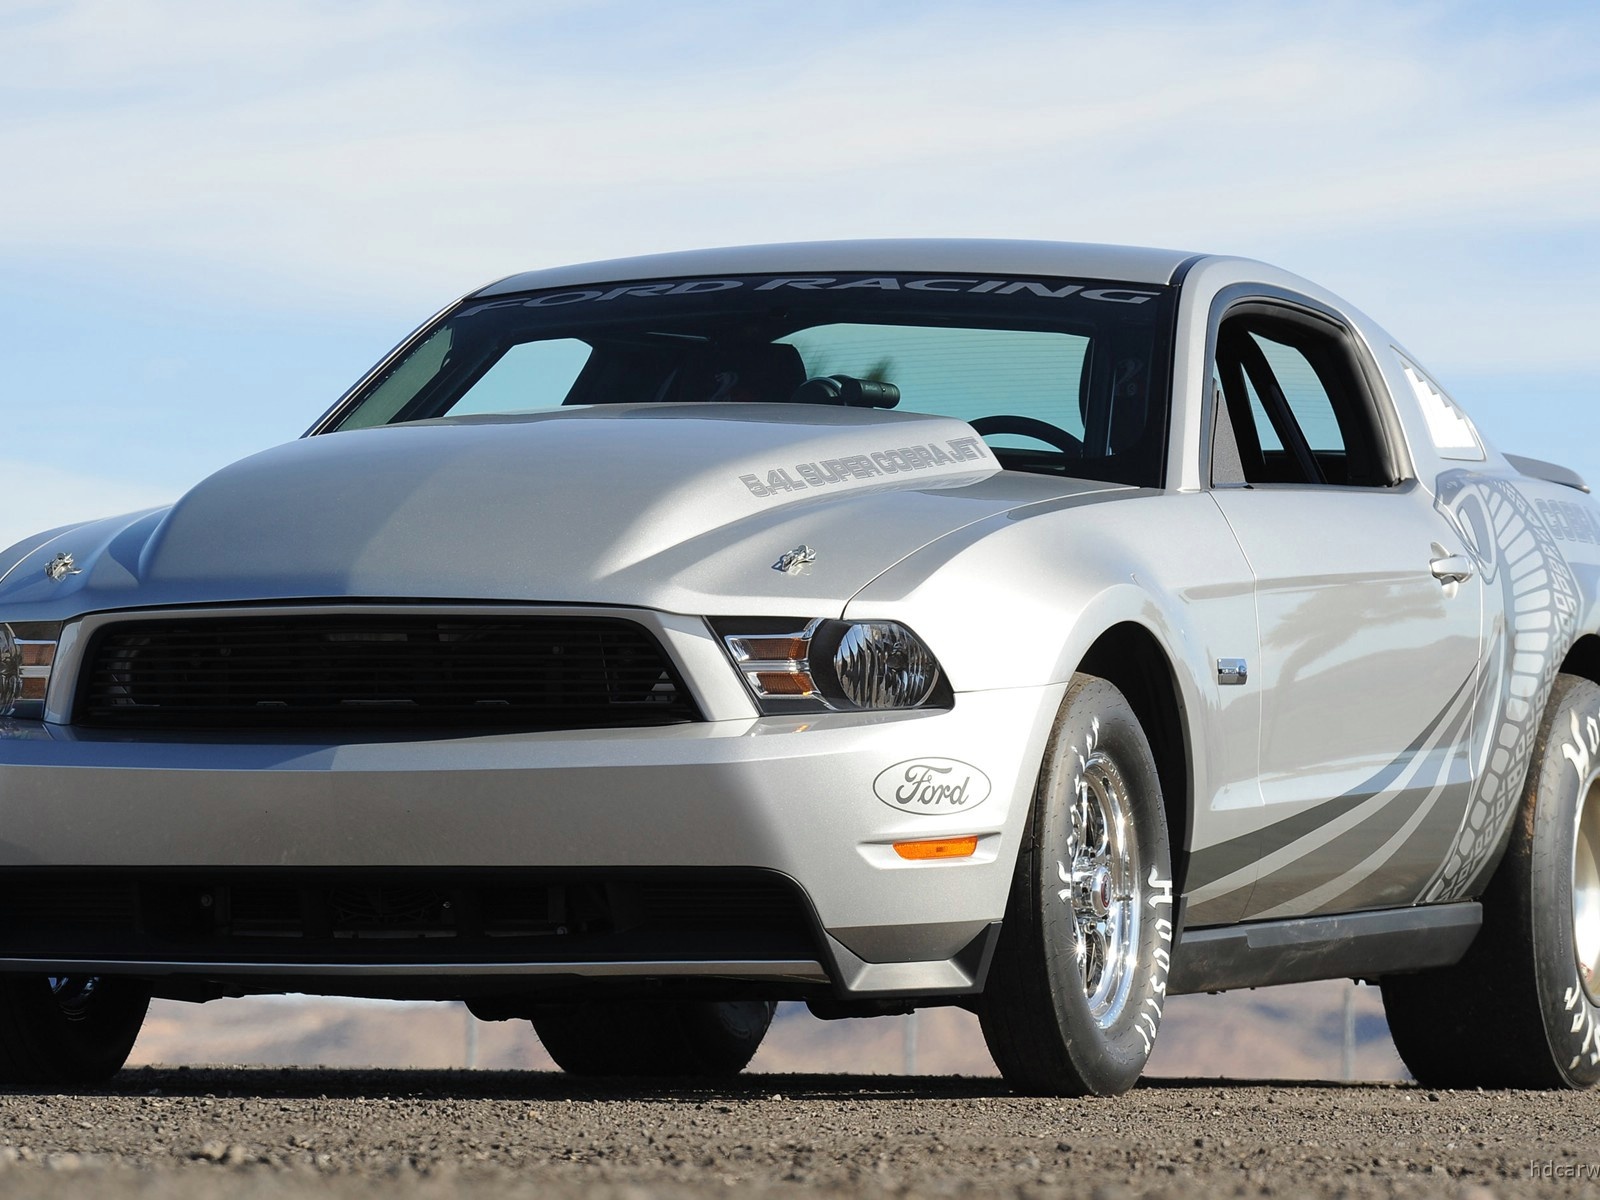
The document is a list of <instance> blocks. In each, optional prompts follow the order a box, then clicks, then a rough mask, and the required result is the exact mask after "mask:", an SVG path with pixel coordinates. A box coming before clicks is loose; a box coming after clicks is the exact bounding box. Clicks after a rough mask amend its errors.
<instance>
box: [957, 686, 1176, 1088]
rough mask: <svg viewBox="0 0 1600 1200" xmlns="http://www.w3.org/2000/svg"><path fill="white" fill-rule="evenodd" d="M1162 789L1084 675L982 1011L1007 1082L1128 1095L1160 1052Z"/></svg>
mask: <svg viewBox="0 0 1600 1200" xmlns="http://www.w3.org/2000/svg"><path fill="white" fill-rule="evenodd" d="M1172 903H1173V894H1172V878H1171V868H1170V850H1169V847H1168V841H1167V824H1166V816H1165V812H1164V810H1163V807H1162V802H1161V783H1160V780H1159V778H1158V777H1157V774H1156V765H1155V760H1154V758H1153V757H1152V755H1151V752H1150V744H1149V741H1148V739H1147V738H1146V736H1145V733H1144V730H1143V729H1142V728H1141V727H1140V725H1139V721H1138V719H1137V718H1136V717H1135V716H1134V713H1133V710H1132V709H1131V708H1130V707H1129V706H1128V702H1127V701H1126V700H1125V699H1124V698H1123V696H1122V693H1121V692H1119V691H1118V690H1117V689H1116V688H1115V687H1113V686H1112V685H1111V684H1110V683H1108V682H1107V681H1106V680H1104V679H1099V678H1096V677H1094V676H1090V675H1081V674H1080V675H1076V676H1074V677H1073V680H1072V683H1071V685H1070V686H1069V687H1068V689H1067V694H1066V697H1065V698H1064V699H1063V701H1062V704H1061V712H1060V716H1059V717H1058V718H1057V721H1056V727H1055V730H1054V733H1053V734H1052V736H1051V739H1050V744H1049V747H1048V749H1047V750H1046V753H1045V760H1044V765H1043V767H1042V769H1041V770H1040V772H1039V782H1038V787H1037V789H1036V791H1035V793H1034V801H1033V813H1032V816H1031V818H1030V823H1029V829H1028V833H1027V841H1026V842H1025V844H1024V846H1023V847H1022V849H1021V852H1020V855H1019V858H1018V860H1017V871H1016V876H1015V881H1014V883H1013V886H1012V891H1011V901H1010V904H1009V905H1008V907H1007V911H1006V920H1005V925H1004V927H1003V929H1002V932H1001V936H1000V945H999V947H998V948H997V949H996V951H995V961H994V965H993V967H992V968H991V971H990V975H989V983H988V986H987V988H986V989H985V990H984V995H983V1000H982V1004H981V1008H980V1016H981V1019H982V1023H983V1033H984V1038H985V1040H986V1041H987V1042H988V1045H989V1051H990V1053H991V1054H992V1055H993V1056H994V1060H995V1064H996V1065H997V1066H998V1067H999V1068H1000V1072H1001V1074H1002V1075H1004V1076H1005V1079H1006V1082H1007V1083H1009V1084H1011V1086H1012V1087H1014V1088H1016V1089H1017V1090H1018V1091H1023V1092H1030V1093H1034V1094H1041V1095H1071V1096H1082V1095H1115V1094H1117V1093H1120V1092H1125V1091H1127V1090H1128V1089H1129V1088H1131V1087H1132V1086H1133V1085H1134V1083H1135V1082H1136V1081H1137V1080H1138V1078H1139V1074H1140V1072H1141V1071H1143V1070H1144V1065H1145V1062H1146V1060H1147V1059H1148V1058H1149V1057H1150V1051H1151V1049H1152V1048H1153V1047H1154V1045H1155V1038H1156V1034H1157V1032H1158V1031H1159V1029H1160V1025H1161V1010H1162V1005H1163V1004H1164V1003H1165V1000H1166V980H1167V971H1168V969H1169V968H1170V966H1171V946H1172V931H1173V927H1172V920H1171V918H1172Z"/></svg>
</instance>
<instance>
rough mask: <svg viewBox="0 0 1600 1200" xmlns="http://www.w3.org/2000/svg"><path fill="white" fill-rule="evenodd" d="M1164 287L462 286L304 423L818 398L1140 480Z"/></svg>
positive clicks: (832, 281)
mask: <svg viewBox="0 0 1600 1200" xmlns="http://www.w3.org/2000/svg"><path fill="white" fill-rule="evenodd" d="M1170 310H1171V297H1170V290H1169V289H1166V288H1162V287H1156V286H1151V285H1147V284H1140V285H1133V284H1122V283H1114V282H1107V281H1105V280H1067V279H981V278H977V277H974V278H962V279H952V278H947V277H938V276H919V275H894V276H883V275H837V276H827V277H821V276H807V277H803V278H796V277H791V276H767V275H758V276H738V277H731V278H719V279H711V278H697V279H683V280H668V281H652V282H644V283H621V284H606V285H596V286H594V287H587V288H575V289H567V290H564V291H545V292H530V293H524V294H519V295H510V296H499V297H494V298H490V299H478V300H468V301H465V302H463V303H462V304H461V305H460V307H458V308H457V309H456V310H455V311H453V312H451V313H449V314H447V315H446V316H445V317H444V318H443V319H442V320H441V321H439V322H438V323H437V324H435V325H434V326H433V327H432V328H431V329H429V330H427V331H425V332H424V333H423V334H422V335H421V336H420V337H419V338H417V339H416V340H415V342H414V343H413V344H412V345H411V346H410V347H409V349H408V351H407V352H406V353H405V354H404V355H402V356H401V357H400V358H399V359H398V360H397V361H396V362H395V363H394V364H392V365H391V366H390V367H389V368H388V369H387V370H386V371H384V372H383V373H381V374H380V375H378V376H377V377H375V378H374V379H373V380H371V381H369V382H368V383H367V385H366V386H365V387H363V388H362V389H361V390H360V391H359V392H357V393H356V394H355V395H353V396H352V397H351V398H350V399H349V400H347V401H346V402H345V403H344V404H342V405H341V406H340V408H339V409H338V410H336V411H335V413H334V414H333V417H332V419H331V421H330V422H328V423H327V424H326V426H325V427H324V428H323V429H322V430H320V431H319V432H331V431H333V430H339V429H346V430H348V429H362V428H368V427H371V426H375V425H391V424H398V423H402V422H412V421H436V420H450V421H460V420H485V419H494V418H495V417H503V416H508V415H511V414H517V413H530V412H538V411H540V410H546V409H552V408H560V407H565V406H571V405H587V404H672V403H680V404H681V403H707V402H711V403H747V404H823V405H843V406H850V407H870V408H877V409H886V410H887V409H893V410H895V411H898V412H916V413H932V414H936V415H939V416H947V417H955V418H957V419H959V420H962V421H967V422H970V423H971V424H972V426H973V427H974V429H976V430H977V431H978V433H979V434H981V435H982V436H983V438H984V440H985V441H986V442H987V443H988V444H989V446H990V447H991V448H992V449H993V450H994V451H995V453H996V456H997V458H998V459H999V460H1000V462H1001V464H1002V465H1003V466H1005V467H1008V468H1010V469H1013V470H1027V471H1039V472H1047V473H1051V474H1062V475H1074V476H1080V477H1084V478H1094V479H1106V480H1114V481H1117V482H1123V483H1132V484H1138V485H1141V486H1159V484H1160V481H1161V473H1162V457H1163V450H1164V446H1165V441H1166V410H1167V394H1166V388H1165V380H1164V373H1165V372H1164V346H1165V338H1166V329H1167V324H1168V321H1169V316H1170Z"/></svg>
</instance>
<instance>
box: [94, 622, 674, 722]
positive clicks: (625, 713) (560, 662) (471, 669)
mask: <svg viewBox="0 0 1600 1200" xmlns="http://www.w3.org/2000/svg"><path fill="white" fill-rule="evenodd" d="M78 694H79V700H78V706H77V713H76V716H75V719H76V720H77V721H79V722H80V723H83V724H90V725H99V726H108V725H109V726H140V727H152V726H156V727H162V726H165V727H171V728H190V727H195V726H207V727H212V726H223V727H230V728H240V729H247V728H248V729H259V728H275V727H288V726H299V727H316V728H323V727H327V726H365V727H379V728H387V727H414V726H428V727H440V726H448V727H467V728H478V727H483V726H494V727H500V728H507V727H510V728H518V729H585V728H599V727H606V726H628V725H656V724H666V723H672V722H678V721H691V720H696V719H698V713H697V712H696V711H695V708H694V704H693V702H692V701H691V700H690V698H689V696H688V694H687V692H686V691H685V690H684V688H683V686H682V683H681V680H680V679H679V678H678V676H677V673H676V672H675V671H674V670H673V668H672V665H671V663H670V661H669V660H668V659H667V657H666V655H665V654H664V653H663V652H662V649H661V647H660V645H659V644H658V643H657V642H656V640H655V638H654V637H653V636H652V635H651V634H650V633H649V632H648V631H647V630H645V629H644V628H643V627H641V626H639V625H636V624H634V623H633V622H631V621H625V620H620V619H616V618H602V617H542V616H532V617H523V616H516V617H500V616H441V615H431V614H425V613H422V614H415V615H412V614H407V615H398V616H397V615H372V616H362V615H345V614H338V615H284V616H271V617H206V618H194V619H187V620H157V621H140V622H128V623H126V624H117V625H112V626H109V627H107V628H105V629H103V630H101V631H100V632H99V633H98V634H96V636H95V638H94V641H93V643H92V644H91V646H90V649H89V654H88V659H87V662H86V666H85V670H84V675H83V678H82V681H81V684H80V687H79V693H78Z"/></svg>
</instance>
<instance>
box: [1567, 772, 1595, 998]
mask: <svg viewBox="0 0 1600 1200" xmlns="http://www.w3.org/2000/svg"><path fill="white" fill-rule="evenodd" d="M1572 948H1573V950H1574V951H1575V952H1576V954H1577V958H1578V978H1579V979H1580V980H1582V982H1583V990H1584V991H1585V992H1587V993H1588V994H1589V1001H1590V1003H1592V1004H1600V981H1597V980H1596V979H1595V968H1596V967H1597V966H1600V776H1596V777H1595V778H1593V779H1590V780H1589V781H1588V785H1587V786H1586V787H1585V788H1584V790H1583V794H1582V795H1581V796H1579V798H1578V819H1577V829H1576V833H1575V836H1574V837H1573V839H1572Z"/></svg>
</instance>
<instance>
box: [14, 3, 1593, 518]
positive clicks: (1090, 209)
mask: <svg viewBox="0 0 1600 1200" xmlns="http://www.w3.org/2000/svg"><path fill="white" fill-rule="evenodd" d="M1596 64H1600V5H1596V4H1594V3H1592V2H1590V3H1570V4H1561V3H1547V4H1538V3H1532V4H1525V5H1521V6H1518V7H1516V8H1515V9H1510V8H1504V7H1503V6H1499V5H1490V4H1477V3H1454V4H1443V3H1439V4H1407V3H1381V4H1380V3H1338V2H1332V3H1322V4H1297V3H1270V4H1269V3H1238V2H1233V0H1218V2H1217V3H1214V4H1209V5H1203V6H1199V5H1186V4H1170V5H1169V4H1162V3H1153V4H1148V3H1147V4H1143V5H1138V6H1130V5H1123V4H1099V3H1037V2H1036V3H1022V2H1014V3H1005V2H1002V0H992V2H990V3H986V4H984V5H982V6H981V7H980V6H978V5H975V4H941V3H937V2H928V3H894V2H885V3H878V4H872V5H860V4H842V3H831V2H822V3H813V4H810V5H808V6H804V7H803V8H802V7H801V6H795V5H791V4H771V3H761V2H755V3H716V4H713V3H693V2H688V0H686V2H682V3H674V4H671V5H665V4H657V3H634V2H628V3H623V2H617V3H576V2H562V0H546V2H544V3H539V2H536V0H535V2H528V0H523V2H522V3H515V4H511V3H495V2H488V3H470V2H463V3H459V4H452V5H444V4H438V3H407V2H405V0H396V2H391V3H382V4H378V3H362V2H359V0H352V2H348V3H314V2H308V0H275V2H274V3H271V4H267V3H254V4H248V3H243V4H216V3H214V2H210V0H206V2H201V0H85V2H82V3H31V2H27V0H0V163H3V164H4V168H3V170H4V181H3V185H0V322H3V325H0V328H3V329H4V335H3V336H0V472H3V473H4V477H5V478H6V479H7V480H8V481H9V483H10V486H9V487H8V488H7V495H8V503H7V505H6V506H5V507H4V511H0V544H4V543H8V542H9V541H11V540H13V539H14V537H18V536H21V535H23V534H25V533H28V532H30V531H32V530H33V529H35V528H40V527H44V526H47V525H53V524H58V523H60V522H62V521H64V520H67V519H73V518H80V517H87V516H92V515H98V514H103V513H108V512H113V511H119V510H124V509H129V508H134V507H140V506H143V505H145V504H150V503H156V502H160V501H163V500H167V499H171V498H173V497H175V496H176V495H178V494H179V493H180V492H181V491H182V490H183V489H184V488H185V487H186V486H187V485H188V484H190V483H192V482H193V481H195V480H196V479H198V478H199V477H201V476H203V475H204V474H205V473H207V472H209V471H211V470H213V469H215V468H216V467H218V466H221V465H222V464H224V463H226V462H228V461H230V460H232V459H234V458H237V457H239V456H241V455H243V454H245V453H248V452H250V451H252V450H254V449H258V448H261V447H263V446H266V445H269V444H272V443H274V442H278V441H283V440H286V439H288V438H291V437H294V436H296V435H298V434H299V433H300V432H301V431H302V430H303V429H304V428H305V426H306V425H308V424H309V423H310V422H311V421H312V420H313V419H314V418H315V417H316V416H317V415H318V414H319V413H320V412H321V411H322V410H323V409H324V408H326V407H327V405H328V404H329V403H331V402H332V400H333V399H335V398H336V397H337V395H338V394H339V393H340V392H341V391H342V390H343V389H344V388H345V387H346V386H347V385H348V384H349V383H350V382H351V381H352V380H353V379H354V378H355V377H356V376H357V375H358V374H360V372H361V371H362V370H363V369H364V368H365V367H366V366H367V365H368V364H369V363H370V362H371V361H372V360H373V359H375V358H376V357H378V356H379V355H380V354H381V353H382V352H384V351H385V350H386V349H387V348H388V347H389V346H390V345H391V344H393V343H394V342H395V341H396V340H398V339H399V338H400V337H401V336H402V335H403V334H405V333H406V332H407V331H408V330H409V329H410V328H411V327H412V326H413V325H415V324H416V323H417V322H418V321H420V320H421V319H422V318H423V317H425V316H426V315H428V313H430V312H432V311H433V310H434V309H436V308H437V307H438V306H439V305H441V304H442V303H444V302H445V301H447V300H448V299H450V298H451V297H452V296H454V295H456V294H459V293H460V292H462V291H465V290H467V289H468V288H470V287H472V286H474V285H476V284H478V283H481V282H483V281H485V280H487V279H489V278H492V277H496V276H500V275H504V274H509V273H511V272H513V271H517V270H523V269H527V268H530V267H535V266H541V265H550V264H555V263H560V262H570V261H578V260H584V259H593V258H604V257H610V256H614V255H619V254H631V253H639V252H648V251H653V250H662V249H676V248H683V247H689V246H701V245H715V244H721V243H739V242H761V241H787V240H795V239H804V238H813V237H878V236H921V235H930V236H936V235H955V236H994V237H1043V238H1060V239H1064V240H1080V241H1109V242H1132V243H1143V244H1153V245H1166V246H1176V247H1180V248H1185V249H1193V250H1209V251H1218V252H1226V253H1235V254H1243V255H1248V256H1252V257H1257V258H1263V259H1267V260H1269V261H1272V262H1275V263H1278V264H1279V265H1282V266H1285V267H1287V268H1289V269H1291V270H1295V271H1298V272H1300V273H1302V274H1305V275H1307V276H1310V277H1311V278H1314V279H1316V280H1318V281H1319V282H1321V283H1324V284H1325V285H1327V286H1329V287H1331V288H1332V289H1333V290H1335V291H1337V292H1340V293H1341V294H1344V295H1346V296H1348V297H1349V298H1350V299H1351V300H1353V301H1354V302H1355V303H1356V304H1358V305H1359V306H1361V307H1362V308H1364V309H1366V310H1367V311H1368V312H1369V313H1371V314H1372V315H1373V316H1374V317H1376V318H1377V319H1378V320H1379V321H1381V322H1383V323H1384V324H1385V325H1387V326H1388V327H1389V328H1390V329H1391V330H1392V331H1393V332H1394V333H1395V334H1397V335H1398V336H1399V337H1400V338H1401V339H1402V341H1404V342H1405V343H1406V344H1407V345H1408V346H1409V347H1410V348H1411V350H1412V351H1413V352H1414V353H1415V354H1416V355H1417V356H1418V357H1419V358H1420V359H1421V360H1422V362H1423V363H1424V364H1426V366H1427V367H1428V369H1429V370H1430V371H1431V372H1432V373H1433V374H1434V375H1436V376H1437V377H1438V378H1439V379H1440V380H1441V381H1442V382H1443V383H1444V384H1445V385H1446V386H1447V387H1448V388H1449V389H1450V390H1451V391H1452V392H1453V393H1454V394H1455V396H1456V398H1457V400H1458V401H1460V402H1461V404H1462V405H1463V406H1464V407H1465V408H1466V409H1467V410H1468V411H1469V412H1471V413H1472V414H1473V415H1474V417H1475V418H1476V419H1477V421H1478V423H1479V425H1480V426H1481V427H1482V428H1483V429H1484V431H1485V433H1486V434H1487V436H1488V437H1489V438H1490V439H1491V440H1492V441H1494V442H1495V443H1496V444H1497V445H1499V446H1501V447H1502V448H1503V449H1508V450H1512V451H1514V452H1521V453H1525V454H1532V455H1536V456H1541V457H1548V458H1554V459H1557V460H1559V461H1563V462H1566V463H1568V464H1569V465H1571V466H1574V467H1576V468H1577V469H1579V470H1580V471H1582V472H1583V473H1584V474H1585V475H1587V476H1588V477H1589V478H1591V479H1592V480H1597V481H1600V447H1597V445H1596V438H1595V433H1596V431H1597V428H1600V421H1597V419H1596V403H1597V401H1600V335H1597V333H1596V331H1597V330H1600V287H1597V285H1600V66H1597V65H1596Z"/></svg>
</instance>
